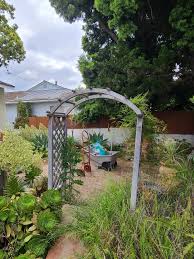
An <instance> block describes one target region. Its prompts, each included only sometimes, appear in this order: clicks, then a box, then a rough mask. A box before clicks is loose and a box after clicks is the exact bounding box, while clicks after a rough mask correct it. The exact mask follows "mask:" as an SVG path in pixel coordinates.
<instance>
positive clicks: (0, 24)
mask: <svg viewBox="0 0 194 259" xmlns="http://www.w3.org/2000/svg"><path fill="white" fill-rule="evenodd" d="M14 11H15V9H14V7H13V6H12V5H10V4H8V3H7V2H6V1H5V0H0V67H1V66H7V65H8V64H9V62H10V61H12V60H13V61H17V62H18V63H20V62H21V61H22V60H23V59H24V58H25V51H24V47H23V43H22V41H21V39H20V37H19V35H18V34H17V25H16V24H11V22H10V19H9V18H11V19H14Z"/></svg>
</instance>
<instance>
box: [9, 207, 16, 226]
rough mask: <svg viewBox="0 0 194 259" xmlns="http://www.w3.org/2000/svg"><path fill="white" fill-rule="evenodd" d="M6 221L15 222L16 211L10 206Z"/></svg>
mask: <svg viewBox="0 0 194 259" xmlns="http://www.w3.org/2000/svg"><path fill="white" fill-rule="evenodd" d="M7 220H8V222H10V223H15V222H16V220H17V212H16V211H15V210H14V208H11V209H10V211H9V215H8V219H7Z"/></svg>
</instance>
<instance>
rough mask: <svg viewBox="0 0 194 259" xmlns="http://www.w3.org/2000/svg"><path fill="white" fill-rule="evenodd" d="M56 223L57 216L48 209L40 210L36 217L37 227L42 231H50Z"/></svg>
mask: <svg viewBox="0 0 194 259" xmlns="http://www.w3.org/2000/svg"><path fill="white" fill-rule="evenodd" d="M57 223H58V219H57V216H56V215H55V214H54V213H53V212H51V211H50V210H44V211H41V212H40V213H39V214H38V217H37V227H38V229H39V230H40V231H42V232H50V231H52V230H53V229H54V228H55V227H56V225H57Z"/></svg>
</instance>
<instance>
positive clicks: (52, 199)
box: [42, 190, 62, 207]
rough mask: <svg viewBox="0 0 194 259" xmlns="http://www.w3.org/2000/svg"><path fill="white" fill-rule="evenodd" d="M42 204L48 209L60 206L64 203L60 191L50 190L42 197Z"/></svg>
mask: <svg viewBox="0 0 194 259" xmlns="http://www.w3.org/2000/svg"><path fill="white" fill-rule="evenodd" d="M42 202H43V203H44V204H45V205H47V206H48V207H55V206H59V205H61V203H62V196H61V193H60V191H58V190H48V191H46V192H44V193H43V195H42Z"/></svg>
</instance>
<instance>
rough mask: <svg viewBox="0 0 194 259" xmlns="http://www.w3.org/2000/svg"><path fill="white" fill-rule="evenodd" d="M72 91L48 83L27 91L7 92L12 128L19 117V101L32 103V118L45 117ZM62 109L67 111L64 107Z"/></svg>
mask: <svg viewBox="0 0 194 259" xmlns="http://www.w3.org/2000/svg"><path fill="white" fill-rule="evenodd" d="M70 92H71V90H69V89H67V88H63V87H62V86H59V85H57V83H55V84H52V83H50V82H47V81H42V82H41V83H39V84H37V85H35V86H33V87H32V88H30V89H29V90H27V91H18V92H6V93H5V103H6V112H7V120H8V124H9V126H10V127H13V125H14V122H15V119H16V117H17V103H18V102H19V101H22V102H25V103H30V104H31V107H32V116H37V117H44V116H46V115H47V111H49V110H50V108H51V107H52V106H54V105H55V104H56V103H57V102H58V99H59V97H60V96H61V95H63V96H64V95H65V94H68V93H70ZM62 109H65V108H64V107H62Z"/></svg>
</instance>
